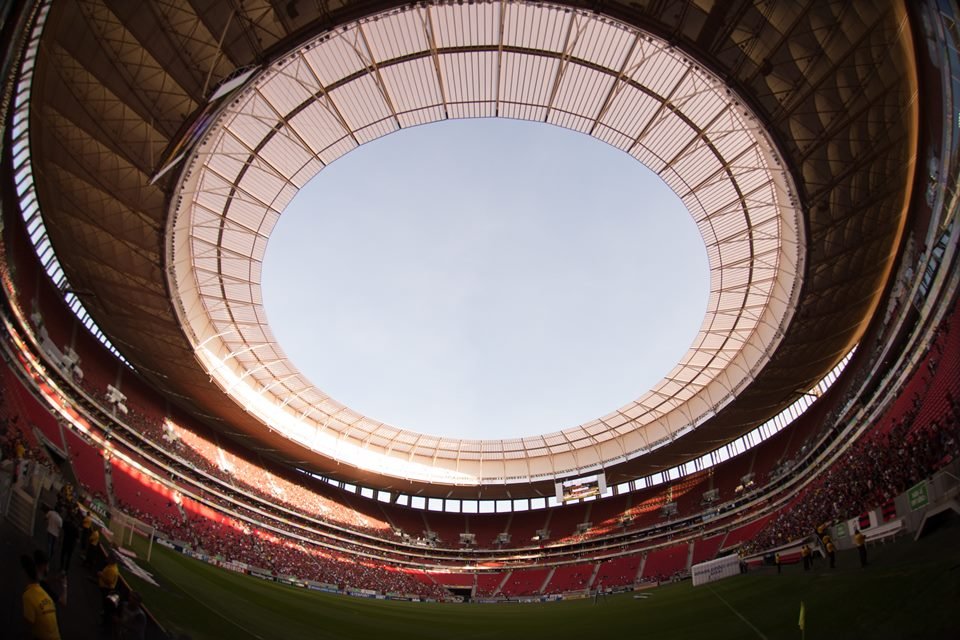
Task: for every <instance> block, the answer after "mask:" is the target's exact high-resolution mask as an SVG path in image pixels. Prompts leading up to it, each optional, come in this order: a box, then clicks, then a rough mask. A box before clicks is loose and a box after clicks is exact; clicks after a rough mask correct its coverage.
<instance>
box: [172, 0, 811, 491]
mask: <svg viewBox="0 0 960 640" xmlns="http://www.w3.org/2000/svg"><path fill="white" fill-rule="evenodd" d="M471 117H505V118H519V119H524V120H531V121H536V122H545V123H550V124H554V125H558V126H562V127H565V128H568V129H572V130H575V131H580V132H582V133H586V134H588V135H591V136H593V137H595V138H597V139H599V140H602V141H604V142H606V143H608V144H611V145H613V146H615V147H617V148H618V149H621V150H623V151H624V152H625V153H628V154H630V155H631V156H633V157H634V158H636V159H637V160H638V161H640V162H642V163H643V164H644V165H646V166H647V167H648V168H649V169H651V170H652V171H654V172H655V173H657V175H659V176H660V177H661V178H662V179H663V180H664V181H665V182H666V183H667V184H668V185H669V186H670V187H671V188H672V189H673V190H674V191H675V192H676V193H677V195H678V196H679V197H680V199H681V200H682V201H683V202H684V203H685V205H686V207H687V209H688V211H689V212H690V215H691V216H693V218H694V220H695V222H696V224H697V226H698V228H699V229H700V233H701V235H702V237H703V241H704V244H705V246H706V250H707V254H708V259H709V264H710V271H711V284H710V292H711V293H710V299H709V302H708V310H707V313H706V315H705V318H704V321H703V324H702V326H701V329H700V332H699V334H698V335H697V337H696V339H695V340H694V343H693V344H692V345H691V347H690V349H689V350H688V352H687V353H686V354H685V356H684V357H683V358H682V359H681V361H680V362H679V363H678V364H677V365H676V367H675V368H674V369H673V370H672V371H671V372H670V373H669V374H668V375H667V376H666V377H665V378H664V379H663V380H662V381H661V382H660V383H658V384H657V385H655V386H654V387H653V388H652V389H650V390H649V391H646V392H645V393H643V395H641V396H640V397H638V398H637V399H636V400H635V401H633V402H631V403H630V404H628V405H626V406H624V407H620V408H619V409H617V410H615V411H612V412H611V413H609V414H608V415H605V416H602V417H600V418H598V419H596V420H593V421H590V422H588V423H584V424H581V425H578V426H576V427H572V428H567V429H564V430H562V431H558V432H555V433H551V434H545V435H543V436H535V437H530V438H522V439H514V440H497V441H469V440H457V439H452V438H440V437H434V436H427V435H423V434H417V433H414V432H411V431H409V430H405V429H402V428H399V427H395V426H391V425H387V424H383V423H381V422H378V421H375V420H373V419H370V418H368V417H366V416H363V415H360V414H358V413H357V412H355V411H353V410H351V409H350V408H349V407H345V406H343V405H342V404H340V403H338V402H336V401H335V400H334V399H332V398H330V397H329V396H328V395H326V394H325V393H324V392H323V391H321V390H320V389H317V388H316V387H314V386H313V385H312V384H311V383H310V382H309V381H308V380H307V379H306V378H305V377H304V376H303V375H301V374H300V373H299V372H298V371H297V370H296V369H295V367H294V366H293V364H292V363H291V362H290V361H289V360H288V359H287V358H286V356H285V355H284V353H283V351H282V349H281V348H280V345H279V344H277V342H276V340H275V339H274V338H273V335H272V333H271V331H270V328H269V326H268V325H267V322H266V314H265V313H264V310H263V307H262V299H261V292H260V269H261V262H262V259H263V256H264V254H265V252H266V246H267V241H268V239H269V236H270V232H271V230H272V229H273V227H274V225H275V224H276V223H277V220H278V219H279V217H280V215H281V213H282V212H283V210H284V208H285V207H286V205H287V204H288V203H289V202H290V201H291V200H292V198H293V197H294V195H295V194H296V192H297V190H298V189H300V188H301V187H302V186H304V185H305V184H306V183H307V182H308V181H309V180H310V179H311V178H313V177H314V176H315V175H316V174H317V173H319V172H320V171H321V170H322V169H323V168H324V167H325V166H327V165H329V164H330V163H331V162H333V161H335V160H336V159H337V158H339V157H340V156H342V155H344V154H346V153H348V152H349V151H351V150H352V149H355V148H357V146H359V145H361V144H363V143H365V142H369V141H371V140H374V139H376V138H378V137H381V136H384V135H387V134H389V133H392V132H394V131H397V130H399V129H401V128H405V127H410V126H415V125H419V124H426V123H430V122H436V121H440V120H446V119H451V118H471ZM784 166H785V165H784V163H783V162H782V161H781V159H780V155H779V153H778V151H777V149H776V148H775V146H774V145H773V143H772V142H771V139H770V137H769V136H768V135H767V134H766V133H765V132H764V130H763V128H762V127H761V126H760V124H759V121H758V119H757V118H756V117H754V116H753V115H752V113H751V112H750V110H749V109H748V108H747V107H746V106H745V105H744V103H743V101H741V100H739V99H738V97H737V96H736V94H735V93H733V92H732V91H731V90H730V89H729V88H728V87H727V86H725V85H724V83H723V82H722V81H720V80H719V79H718V78H716V77H715V76H713V75H711V74H710V73H709V72H708V71H707V70H705V69H704V68H703V67H702V66H700V65H698V64H697V62H696V61H695V60H692V59H690V58H689V57H687V56H686V55H685V54H684V53H682V52H680V51H677V50H675V49H673V48H672V47H670V46H669V45H668V44H667V43H666V42H664V41H662V40H659V39H657V38H656V37H654V36H651V35H650V34H648V33H645V32H643V31H641V30H638V29H636V28H634V27H630V26H627V25H624V24H621V23H618V22H616V21H613V20H611V19H608V18H605V17H603V16H600V15H596V14H593V13H585V12H579V11H576V10H572V9H570V8H563V7H558V6H553V5H547V4H542V3H537V4H529V3H525V2H502V3H468V4H450V5H418V6H413V5H409V6H405V7H403V8H402V9H399V10H395V11H391V12H386V13H382V14H378V15H375V16H371V17H368V18H365V19H362V20H359V21H356V22H353V23H350V24H347V25H345V26H342V27H338V28H337V29H336V30H335V31H331V32H328V33H325V34H322V35H321V36H319V37H318V38H316V39H315V40H313V41H312V42H309V43H307V44H306V45H304V46H302V47H301V48H300V49H299V50H296V51H292V52H290V53H288V54H286V55H284V56H282V57H281V58H280V59H278V60H276V61H275V62H274V63H272V64H271V65H269V66H267V67H265V71H263V72H261V73H260V74H259V75H258V76H256V77H255V78H254V79H252V80H251V81H250V82H249V83H248V86H246V87H245V89H244V90H243V91H242V92H241V93H240V94H239V97H238V98H236V99H234V100H232V101H231V103H230V104H229V105H227V107H226V108H224V109H223V110H222V111H221V112H220V113H219V115H218V117H217V120H216V122H215V124H214V125H213V126H212V127H211V129H210V131H209V133H208V134H207V135H206V137H205V139H204V140H203V142H202V144H201V145H199V146H198V147H197V149H196V150H195V152H194V153H193V155H192V156H191V157H190V158H189V159H188V161H187V163H186V166H185V169H184V171H183V174H182V177H181V181H180V183H179V197H175V198H174V199H173V203H174V204H173V210H172V212H171V213H172V215H171V216H170V223H169V227H168V234H167V254H168V256H167V257H168V265H170V268H169V271H168V278H169V281H170V285H171V286H170V290H171V291H172V292H173V295H174V297H175V303H176V304H175V307H176V309H177V311H178V314H179V315H180V321H181V323H182V326H183V327H184V329H185V331H186V332H187V334H188V337H189V339H190V340H191V342H192V344H193V345H194V350H195V354H196V356H197V358H198V360H199V361H200V362H201V363H202V364H203V366H204V367H205V368H206V370H207V371H208V372H209V373H210V375H211V377H213V378H214V379H215V380H216V381H217V383H218V384H219V385H220V386H221V387H223V389H224V390H225V391H226V392H227V393H229V394H230V395H231V396H232V397H234V399H235V400H236V401H237V402H238V403H239V404H241V405H242V406H243V407H244V408H245V409H246V410H247V411H249V412H250V413H252V414H253V415H256V416H257V417H258V418H260V419H261V420H262V421H264V422H265V423H266V424H268V425H269V426H270V427H271V428H272V429H274V430H276V431H279V432H281V433H284V434H285V435H286V436H287V437H289V438H291V439H292V440H294V441H296V442H299V443H300V444H302V445H303V446H305V447H308V448H310V449H313V450H315V451H317V452H320V453H323V454H325V455H329V456H332V457H335V458H337V459H339V460H341V461H343V462H345V463H348V464H351V465H355V466H358V467H360V468H364V469H369V470H373V471H376V472H378V473H384V474H387V475H394V476H396V477H402V478H411V479H415V480H423V481H428V482H441V483H449V484H462V485H480V484H491V483H511V482H518V483H519V482H529V481H531V480H535V479H544V478H546V477H558V476H563V475H569V474H571V473H577V472H583V471H589V470H593V469H598V468H602V467H603V466H605V465H607V464H611V463H615V462H622V461H624V460H628V459H631V458H634V457H636V456H639V455H642V454H643V453H646V452H648V451H651V450H653V449H655V448H657V447H659V446H661V445H663V444H666V443H668V442H671V441H673V440H675V439H676V438H678V437H680V436H682V435H683V434H685V433H687V432H689V431H691V430H692V429H695V428H696V427H697V426H698V425H699V424H701V423H702V422H704V421H705V420H707V419H708V418H710V417H711V416H712V415H714V414H715V413H716V412H717V411H718V410H719V409H720V408H721V407H722V406H724V405H725V404H726V403H728V402H730V401H731V400H732V399H733V398H734V396H735V395H736V393H737V392H738V391H739V390H740V389H742V388H743V387H744V386H745V385H746V384H748V383H749V382H750V381H751V380H752V379H753V377H754V375H755V374H756V372H758V371H759V369H760V368H761V367H762V366H763V365H764V364H765V363H766V361H767V359H768V358H769V356H770V354H772V353H773V351H774V349H775V348H776V346H777V345H778V344H779V341H780V339H781V338H782V336H783V334H784V330H785V328H786V326H787V324H788V323H789V321H790V318H791V316H792V314H793V311H794V309H795V307H796V300H797V296H798V294H799V290H800V286H799V284H800V282H799V280H800V278H801V277H802V274H803V271H804V269H803V264H804V260H805V256H804V244H805V243H804V241H803V237H802V233H803V231H802V229H803V226H802V224H801V214H800V211H799V206H798V203H797V201H796V197H795V189H794V188H793V185H792V181H791V178H790V176H789V175H788V173H787V172H786V170H785V169H784ZM640 391H642V390H640Z"/></svg>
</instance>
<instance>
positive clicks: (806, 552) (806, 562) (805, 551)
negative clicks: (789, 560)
mask: <svg viewBox="0 0 960 640" xmlns="http://www.w3.org/2000/svg"><path fill="white" fill-rule="evenodd" d="M800 557H801V558H803V570H804V571H809V570H810V547H808V546H807V545H803V547H801V549H800Z"/></svg>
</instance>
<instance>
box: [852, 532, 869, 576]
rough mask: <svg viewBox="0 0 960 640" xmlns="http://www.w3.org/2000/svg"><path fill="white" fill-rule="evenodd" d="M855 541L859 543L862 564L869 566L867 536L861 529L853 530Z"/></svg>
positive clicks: (858, 550)
mask: <svg viewBox="0 0 960 640" xmlns="http://www.w3.org/2000/svg"><path fill="white" fill-rule="evenodd" d="M853 543H854V544H855V545H857V553H858V554H860V566H861V567H865V566H867V537H866V536H865V535H863V533H861V532H860V529H854V530H853Z"/></svg>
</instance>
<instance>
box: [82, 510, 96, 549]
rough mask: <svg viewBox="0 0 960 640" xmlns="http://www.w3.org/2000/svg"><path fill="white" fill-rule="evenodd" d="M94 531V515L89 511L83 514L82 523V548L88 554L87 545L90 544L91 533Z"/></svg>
mask: <svg viewBox="0 0 960 640" xmlns="http://www.w3.org/2000/svg"><path fill="white" fill-rule="evenodd" d="M91 533H93V517H91V515H90V512H89V511H87V512H86V513H85V514H83V524H81V525H80V550H81V551H82V552H83V553H84V555H86V552H87V546H88V545H89V544H90V534H91Z"/></svg>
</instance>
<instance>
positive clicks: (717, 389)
mask: <svg viewBox="0 0 960 640" xmlns="http://www.w3.org/2000/svg"><path fill="white" fill-rule="evenodd" d="M958 9H960V8H958V7H957V5H956V3H955V2H952V1H950V0H920V1H918V2H904V1H899V0H890V1H889V2H871V1H867V0H853V1H850V0H846V1H835V2H834V1H828V0H806V1H798V2H779V1H776V0H754V1H752V2H750V1H746V0H744V1H739V0H731V1H730V2H712V1H709V0H642V1H639V2H629V3H622V2H603V1H599V2H590V3H584V2H564V1H556V2H526V1H513V0H510V1H508V0H502V1H499V2H483V1H479V0H478V1H466V2H464V1H462V0H458V1H456V2H452V1H451V2H430V1H425V2H413V3H394V2H383V1H370V2H352V1H345V2H329V1H327V0H292V1H291V0H151V1H149V2H144V3H130V2H123V1H121V0H72V1H64V0H24V1H22V2H6V3H3V5H2V14H0V15H2V27H0V28H2V32H3V39H2V42H3V63H4V68H5V73H4V74H3V78H4V86H3V100H2V103H0V104H2V115H3V120H2V122H3V125H2V126H3V138H2V163H3V168H2V172H0V176H2V178H0V179H2V181H3V189H2V209H0V221H2V234H3V243H2V254H3V255H2V260H0V275H2V286H3V326H4V332H3V339H2V341H0V342H2V347H3V348H2V350H0V352H2V354H3V359H4V363H3V367H2V380H3V385H2V390H3V395H2V407H0V418H2V420H3V424H2V433H0V437H2V442H0V444H2V453H3V455H2V458H0V507H2V510H0V513H2V515H3V520H2V529H0V534H2V538H3V540H4V541H5V543H6V544H7V546H8V548H9V549H11V550H16V553H14V552H13V551H10V553H8V554H5V555H8V556H9V557H5V558H3V559H2V562H3V563H4V564H3V565H2V566H3V567H4V575H5V576H18V579H17V580H13V579H9V578H5V580H4V583H5V585H4V596H5V597H8V598H9V601H10V602H16V606H14V605H12V604H11V606H10V607H8V615H9V616H10V617H9V619H7V620H5V622H7V628H9V629H15V630H18V631H19V630H20V629H23V634H24V635H25V637H27V636H28V635H29V630H28V629H27V627H26V626H25V625H26V624H27V623H26V622H24V621H23V620H22V619H21V617H20V615H19V611H20V603H19V600H20V594H21V593H22V592H23V590H24V587H25V586H26V584H27V582H28V580H27V579H26V578H20V576H22V574H23V572H22V571H21V570H20V568H19V567H18V566H17V556H18V555H20V554H23V553H30V552H31V551H32V549H33V548H34V547H36V546H38V545H39V546H41V547H43V546H44V545H46V544H48V542H49V545H50V546H49V551H50V552H51V553H50V561H51V564H57V563H56V562H54V560H55V554H54V553H53V552H58V553H57V554H56V555H57V556H59V555H60V553H59V552H61V551H62V549H63V548H64V547H65V546H66V538H65V536H64V537H63V538H62V539H61V536H60V535H59V533H58V534H54V533H53V532H50V533H49V535H51V536H53V537H51V538H48V537H47V536H48V531H50V530H49V529H48V525H49V522H50V520H49V517H48V516H47V515H46V514H47V513H49V510H50V509H51V508H52V509H54V510H55V511H56V510H59V511H61V515H62V516H63V518H64V520H70V519H72V518H80V517H81V516H82V515H84V514H86V515H87V517H88V519H92V520H93V521H94V523H95V527H101V526H102V537H101V541H99V542H98V543H97V544H95V545H94V544H88V539H87V538H84V539H82V540H81V546H82V547H83V549H82V555H83V564H82V566H80V564H81V563H80V561H79V560H76V561H74V562H73V563H71V560H70V557H69V555H68V556H67V558H66V562H65V563H64V561H63V559H62V558H60V564H63V565H65V566H64V567H63V568H64V570H65V574H64V576H63V583H62V584H63V585H64V587H63V589H64V591H66V590H67V587H66V585H69V592H70V594H71V605H70V606H69V607H67V606H64V607H61V608H58V610H57V616H58V618H59V628H60V632H61V633H62V635H63V637H78V638H87V637H91V638H93V637H115V636H112V635H111V633H114V632H117V633H119V632H120V631H122V630H123V629H122V628H123V627H124V625H125V624H126V617H125V616H124V615H121V612H122V613H125V612H126V609H125V607H127V606H128V605H129V601H130V598H129V594H130V593H131V592H132V591H134V590H135V591H136V592H137V593H139V594H140V595H142V596H143V600H144V607H145V609H146V622H145V625H146V628H145V629H143V630H141V631H142V634H141V635H139V636H136V635H131V636H124V637H157V638H160V637H170V638H178V637H195V638H220V637H238V638H246V637H250V638H273V637H277V638H281V637H282V638H287V637H291V638H294V637H329V638H365V637H371V638H373V637H377V638H384V637H395V638H405V637H418V638H428V637H436V638H449V637H492V636H496V637H508V638H540V637H543V638H573V637H583V636H585V635H588V634H593V635H599V634H600V633H601V632H602V631H601V630H606V632H607V633H609V634H623V633H636V634H644V633H646V634H652V635H654V636H656V637H711V638H725V637H730V638H734V637H737V638H739V637H754V636H758V637H761V638H766V637H771V638H773V637H788V635H790V634H805V633H807V632H808V631H809V632H810V633H811V637H813V636H816V635H826V634H828V633H831V634H842V635H844V636H845V637H871V638H878V637H896V638H900V637H923V638H930V637H944V638H946V637H956V635H957V634H958V633H960V617H958V615H957V613H956V611H955V604H956V600H957V595H958V593H960V574H958V572H957V571H956V568H957V566H960V551H958V549H960V547H958V546H957V544H956V542H957V532H958V529H957V524H956V517H957V516H958V515H960V503H958V501H957V497H956V496H957V493H958V487H960V480H958V477H960V463H958V462H957V457H958V456H960V420H958V418H960V403H958V400H957V399H958V397H960V362H958V359H960V329H958V328H957V326H956V325H957V322H956V319H955V317H954V316H955V310H956V308H957V303H958V298H957V289H958V284H960V282H958V280H960V269H958V268H957V256H956V249H957V228H956V227H957V224H956V222H957V216H958V202H957V200H955V198H954V196H955V195H956V194H957V178H955V177H954V176H955V175H956V174H957V171H960V155H958V153H955V151H957V149H958V142H960V117H958V111H957V108H956V106H955V103H956V101H957V99H958V98H960V85H958V84H957V82H956V80H955V78H957V77H960V57H958V55H957V52H958V44H960V29H958V27H957V24H958V23H957V19H958V16H960V10H958ZM955 88H957V89H958V93H956V94H955V93H954V92H953V89H955ZM467 118H505V119H512V120H522V121H528V122H533V123H542V124H543V126H548V125H550V126H555V127H560V128H563V129H567V130H571V131H574V132H578V133H581V134H586V135H588V136H591V137H593V138H595V139H596V140H598V141H600V142H602V143H605V144H606V145H609V146H610V147H613V148H614V149H617V150H619V151H622V152H624V153H626V154H627V155H629V156H632V158H633V159H635V160H636V161H637V162H639V163H640V164H642V165H643V166H645V167H646V168H647V169H649V170H650V171H652V172H653V173H654V174H656V175H657V176H658V177H659V179H660V180H662V181H663V182H664V183H665V184H666V185H667V186H668V187H669V188H670V189H671V190H672V191H673V193H674V194H676V196H677V197H678V198H679V199H680V201H682V203H683V205H684V207H685V208H686V210H687V212H688V213H689V215H690V217H691V218H692V220H693V221H694V223H695V225H696V227H697V229H698V231H699V234H700V236H701V238H702V241H703V246H704V247H705V251H706V255H707V261H708V263H709V297H708V301H707V309H706V313H705V314H704V317H703V319H702V322H701V325H700V330H699V332H698V333H697V335H696V338H695V339H694V341H693V343H692V344H691V345H690V347H689V349H688V350H687V352H686V353H685V355H683V357H682V358H681V359H680V361H679V362H677V363H676V365H675V366H674V367H673V368H672V369H671V370H670V372H669V373H668V374H667V375H666V376H665V377H664V378H663V380H661V381H660V382H658V383H657V384H655V385H653V386H652V387H651V388H650V389H638V390H637V394H638V395H637V396H636V398H635V399H634V400H633V401H631V402H630V403H628V404H626V405H624V406H621V407H619V408H616V409H614V410H611V411H609V412H607V413H605V414H604V415H601V416H599V417H596V418H595V419H592V420H589V421H586V422H583V423H581V424H578V425H576V426H569V425H565V424H564V425H556V428H555V429H553V430H552V431H550V432H547V433H543V434H540V435H535V436H523V437H517V438H509V439H497V440H484V439H463V438H454V437H447V436H441V435H434V434H429V433H421V432H418V431H417V430H416V429H415V428H412V427H415V425H411V426H407V425H393V424H388V423H385V422H382V421H380V420H378V419H376V418H375V417H373V416H367V415H365V414H363V413H361V412H359V411H357V410H355V409H354V408H351V407H349V406H347V405H345V404H344V403H342V402H340V401H338V399H336V398H334V397H332V396H330V395H328V394H327V393H325V392H324V391H323V390H321V389H320V388H318V387H316V386H315V385H314V384H313V383H312V382H311V381H310V380H309V379H308V377H307V376H306V375H304V374H303V373H302V372H301V371H299V370H298V368H297V367H296V366H294V364H293V362H292V360H291V359H290V358H289V357H288V356H287V355H286V353H285V352H284V350H283V348H282V347H281V345H280V343H279V341H278V340H277V339H276V338H275V336H274V333H273V331H272V329H271V327H270V325H269V324H268V323H267V320H266V313H265V310H264V304H263V291H262V288H261V287H262V265H263V261H264V256H265V254H266V247H267V242H268V239H269V238H270V235H271V232H272V231H273V229H274V227H275V226H276V225H277V222H278V220H279V218H280V216H281V214H282V213H283V212H284V211H285V210H286V208H287V206H288V205H289V204H290V202H291V201H292V200H293V198H294V196H295V195H296V194H297V192H298V191H299V190H300V189H301V188H303V187H305V186H306V185H307V183H308V182H310V181H311V180H312V179H313V178H314V177H315V176H317V175H318V174H320V173H321V171H322V170H323V169H324V168H325V167H327V166H328V165H330V164H332V163H333V162H334V161H335V160H337V159H339V158H340V157H341V156H344V155H347V154H348V153H349V152H350V151H352V150H354V149H357V148H359V147H361V146H363V145H365V144H367V143H369V142H372V141H374V140H377V139H379V138H382V137H384V136H386V135H388V134H390V133H394V132H397V131H400V130H402V129H410V128H413V127H418V126H424V127H430V126H434V125H433V123H438V122H443V121H448V120H459V119H467ZM955 160H956V161H957V162H955ZM424 401H425V402H426V401H427V400H426V399H424ZM77 507H79V509H80V511H79V512H77V511H76V510H75V509H76V508H77ZM84 535H86V533H84ZM78 553H79V551H78ZM868 557H869V562H867V558H868ZM117 558H120V559H122V566H121V568H120V573H121V577H122V580H121V582H120V583H118V585H117V586H115V587H111V588H110V589H108V590H107V591H110V592H111V593H114V592H115V595H116V596H118V597H119V600H120V601H121V602H122V603H123V604H120V605H116V602H115V603H114V604H115V606H117V611H116V612H115V613H116V615H115V616H111V615H109V612H106V613H104V614H103V615H102V618H101V613H100V608H101V605H104V606H106V602H107V600H106V598H105V597H104V599H103V602H101V597H102V596H104V594H105V593H106V591H103V592H101V591H100V590H98V589H97V587H96V586H95V585H94V584H93V583H91V582H90V581H91V580H92V581H93V582H96V580H97V578H96V577H95V576H96V572H97V570H98V569H100V566H101V565H103V564H104V563H108V562H109V561H110V560H111V559H117ZM811 563H812V566H810V564H811ZM743 573H746V575H742V574H743ZM720 578H724V579H722V580H721V579H720ZM703 583H706V584H703ZM693 585H697V586H693ZM100 587H101V589H103V585H102V583H101V585H100ZM798 612H799V624H798ZM27 619H28V620H29V617H28V618H27ZM110 627H113V629H112V630H111V629H110ZM798 627H799V628H798ZM34 632H35V629H34ZM29 637H40V636H29ZM56 637H59V636H56Z"/></svg>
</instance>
